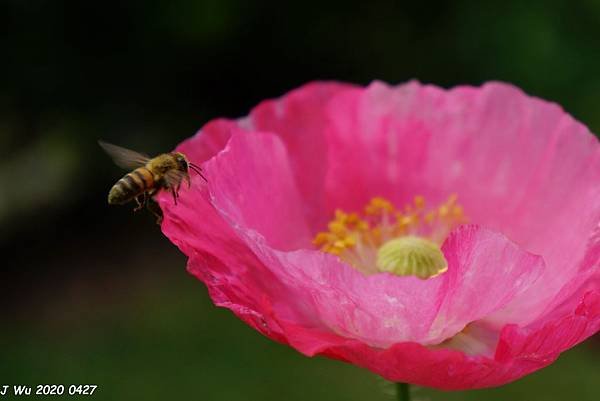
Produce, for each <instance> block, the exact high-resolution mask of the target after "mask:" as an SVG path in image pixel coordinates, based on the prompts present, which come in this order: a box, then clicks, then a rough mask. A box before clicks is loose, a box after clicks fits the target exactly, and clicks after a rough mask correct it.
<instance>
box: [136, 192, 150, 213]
mask: <svg viewBox="0 0 600 401" xmlns="http://www.w3.org/2000/svg"><path fill="white" fill-rule="evenodd" d="M140 198H142V200H141V201H140ZM134 199H135V203H137V206H136V207H135V209H133V211H134V212H137V211H139V210H142V208H143V207H144V206H146V204H147V203H148V198H147V196H146V193H145V192H144V193H143V194H142V195H139V196H136V197H135V198H134Z"/></svg>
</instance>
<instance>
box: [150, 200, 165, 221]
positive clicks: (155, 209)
mask: <svg viewBox="0 0 600 401" xmlns="http://www.w3.org/2000/svg"><path fill="white" fill-rule="evenodd" d="M146 209H148V210H149V211H150V213H152V214H153V215H154V217H156V224H158V225H160V223H162V220H163V213H162V209H161V208H160V206H159V205H158V202H156V201H155V200H154V198H152V197H148V198H147V201H146Z"/></svg>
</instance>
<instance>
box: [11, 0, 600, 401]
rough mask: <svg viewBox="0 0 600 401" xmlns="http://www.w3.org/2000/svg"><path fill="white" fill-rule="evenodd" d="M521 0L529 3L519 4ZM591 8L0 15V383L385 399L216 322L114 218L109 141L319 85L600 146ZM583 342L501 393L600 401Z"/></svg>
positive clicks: (130, 140) (165, 143) (120, 214)
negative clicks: (413, 90) (491, 90)
mask: <svg viewBox="0 0 600 401" xmlns="http://www.w3.org/2000/svg"><path fill="white" fill-rule="evenodd" d="M525 3H526V4H525ZM599 25H600V2H597V1H593V0H588V1H580V2H573V1H566V0H565V1H541V0H539V1H528V2H523V1H485V2H481V1H464V0H463V1H454V2H448V3H432V2H422V1H413V2H406V3H402V2H392V1H362V2H356V3H354V2H350V1H346V2H342V3H336V2H327V1H324V0H321V1H314V2H313V1H302V2H284V1H280V2H272V3H269V2H258V1H252V0H248V1H244V0H208V1H200V0H198V1H192V0H190V1H187V0H171V1H102V2H100V1H81V0H72V1H67V0H53V1H50V0H48V1H42V0H37V1H36V0H31V1H27V0H0V50H1V56H0V77H1V78H0V183H2V186H1V187H0V252H1V253H0V255H1V256H2V258H1V259H0V260H1V262H0V266H1V271H2V278H1V285H2V287H1V292H0V311H1V312H2V314H1V317H2V325H1V326H0V385H2V384H29V385H35V384H44V383H47V384H52V383H57V384H66V385H68V384H73V383H93V384H97V385H98V386H99V388H98V390H96V394H95V396H94V399H107V400H117V399H119V400H126V399H144V400H166V399H186V400H189V399H198V400H282V399H285V400H306V399H309V400H318V399H323V400H325V399H345V400H385V399H391V398H390V395H389V394H386V392H389V390H390V388H388V386H387V385H386V384H385V383H384V382H383V380H381V379H379V378H377V377H376V376H374V375H373V374H371V373H369V372H367V371H364V370H361V369H359V368H356V367H353V366H349V365H345V364H342V363H340V362H335V361H330V360H326V359H323V358H315V359H308V358H305V357H303V356H300V355H299V354H297V353H296V352H294V351H293V350H291V349H289V348H286V347H284V346H281V345H279V344H275V343H273V342H271V341H269V340H267V339H265V338H263V337H262V336H261V335H260V334H258V333H257V332H254V331H253V330H251V329H249V328H248V327H246V326H245V325H244V324H243V323H242V322H240V321H239V320H237V319H236V318H235V317H234V316H233V315H232V314H231V313H229V312H228V311H225V310H221V309H217V308H215V307H213V306H212V304H211V302H210V300H209V299H208V296H207V294H206V290H205V288H204V286H203V284H201V283H200V282H198V281H197V280H196V279H194V278H192V277H191V276H189V275H187V273H186V272H185V258H184V257H183V256H182V255H181V254H180V253H179V252H178V251H177V249H176V248H175V247H174V246H173V245H171V244H170V243H169V241H168V240H166V239H165V238H164V237H163V236H162V234H161V232H160V230H159V229H158V227H157V226H156V225H155V224H154V222H153V220H152V218H151V217H150V216H149V215H146V214H145V213H139V214H133V213H132V212H131V208H130V207H108V205H107V204H106V194H107V191H108V189H109V188H110V186H111V185H112V184H113V183H114V182H115V181H116V180H117V179H118V178H119V177H120V176H121V175H122V174H123V172H122V171H120V170H119V169H118V168H117V167H115V166H113V164H112V162H111V161H110V160H109V158H108V157H106V155H104V154H103V153H102V151H101V150H100V148H99V147H98V146H97V143H96V140H97V139H98V138H103V139H105V140H107V141H109V142H114V143H117V144H120V145H123V146H127V147H130V148H133V149H139V150H143V151H146V152H148V153H150V154H152V153H157V152H161V151H165V150H170V149H172V148H173V147H175V146H176V144H177V143H178V142H179V141H181V140H183V139H184V138H186V137H188V136H191V135H193V134H194V132H195V131H196V130H197V129H199V128H200V127H201V126H202V125H203V124H204V123H206V122H207V121H208V120H210V119H212V118H215V117H220V116H227V117H238V116H242V115H244V114H246V113H247V112H248V110H249V109H250V108H251V107H252V106H253V105H255V104H256V103H257V102H259V101H260V100H262V99H265V98H270V97H276V96H280V95H282V94H283V93H285V92H286V91H288V90H290V89H292V88H294V87H297V86H299V85H301V84H303V83H305V82H307V81H310V80H315V79H336V80H343V81H350V82H355V83H359V84H367V83H369V82H370V81H372V80H374V79H381V80H385V81H388V82H390V83H399V82H403V81H406V80H408V79H411V78H417V79H419V80H421V81H423V82H431V83H435V84H438V85H442V86H445V87H449V86H453V85H456V84H461V83H469V84H479V83H481V82H484V81H486V80H492V79H494V80H504V81H509V82H512V83H514V84H516V85H518V86H520V87H521V88H523V89H524V90H525V91H527V92H528V93H531V94H534V95H536V96H540V97H544V98H547V99H550V100H554V101H556V102H558V103H560V104H561V105H563V107H565V108H566V109H567V110H568V111H569V112H570V113H572V114H573V115H574V116H575V117H576V118H577V119H579V120H581V121H582V122H584V123H585V124H587V125H588V126H589V127H590V128H591V129H592V131H594V132H600V113H599V112H598V111H599V102H600V96H599V90H600V74H599V71H600V53H599V50H600V41H599V39H600V34H599V33H598V26H599ZM599 348H600V347H598V341H597V340H593V339H592V340H590V341H588V342H587V343H585V344H582V345H580V346H579V347H577V348H575V349H574V350H572V351H570V352H568V353H566V354H565V355H564V356H563V357H561V359H560V360H559V361H558V362H557V363H555V364H554V365H552V366H551V367H549V368H547V369H545V370H543V371H541V372H538V373H536V374H534V375H531V376H529V377H527V378H525V379H523V380H520V381H518V382H516V383H513V384H511V385H508V386H505V387H503V388H500V389H494V390H486V391H476V392H469V393H452V394H441V393H435V392H431V391H427V390H421V391H420V394H421V398H427V397H429V399H431V400H441V399H446V400H455V399H456V400H458V399H463V400H466V399H472V400H475V399H478V400H481V399H486V400H506V399H511V400H531V399H546V400H561V399H565V398H569V399H577V400H582V401H584V400H595V399H597V397H598V393H599V392H600V391H599V390H600V383H598V381H597V379H598V377H600V365H599V364H598V357H599V355H600V349H599Z"/></svg>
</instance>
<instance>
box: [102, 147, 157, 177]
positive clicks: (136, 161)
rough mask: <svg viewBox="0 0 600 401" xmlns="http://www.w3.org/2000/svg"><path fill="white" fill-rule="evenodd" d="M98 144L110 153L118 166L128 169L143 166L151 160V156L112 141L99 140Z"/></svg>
mask: <svg viewBox="0 0 600 401" xmlns="http://www.w3.org/2000/svg"><path fill="white" fill-rule="evenodd" d="M98 144H99V145H100V146H101V147H102V149H104V151H105V152H106V153H108V155H109V156H110V157H111V158H112V159H113V161H114V162H115V164H116V165H117V166H119V167H121V168H124V169H126V170H133V169H136V168H138V167H142V166H144V165H145V164H146V163H147V162H148V160H150V157H148V156H147V155H145V154H143V153H139V152H135V151H133V150H129V149H125V148H122V147H120V146H117V145H113V144H112V143H107V142H104V141H98Z"/></svg>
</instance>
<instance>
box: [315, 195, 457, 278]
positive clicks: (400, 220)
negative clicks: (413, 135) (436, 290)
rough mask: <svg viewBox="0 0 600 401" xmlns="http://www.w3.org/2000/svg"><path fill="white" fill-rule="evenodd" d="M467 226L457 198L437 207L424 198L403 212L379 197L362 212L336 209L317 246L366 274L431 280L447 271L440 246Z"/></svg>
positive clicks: (414, 200) (420, 198) (414, 201)
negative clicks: (409, 276)
mask: <svg viewBox="0 0 600 401" xmlns="http://www.w3.org/2000/svg"><path fill="white" fill-rule="evenodd" d="M465 222H466V218H465V216H464V212H463V208H462V207H461V206H460V205H459V204H458V203H457V197H456V195H451V196H450V197H449V198H448V199H447V200H446V201H445V202H444V203H442V204H441V205H438V206H437V207H433V208H428V207H427V203H426V201H425V198H424V197H423V196H415V198H414V199H413V202H412V203H410V204H408V205H404V206H403V207H401V208H397V207H396V206H394V205H393V204H392V203H391V202H390V201H389V200H387V199H385V198H382V197H375V198H373V199H371V201H370V202H369V203H368V204H367V205H366V206H365V207H364V209H363V211H362V213H346V212H344V211H341V210H336V212H335V216H334V219H333V220H332V221H331V222H330V223H329V225H328V231H324V232H320V233H318V234H317V235H316V236H315V238H314V241H313V242H314V244H315V245H316V246H318V247H320V249H321V250H322V251H324V252H328V253H331V254H334V255H337V256H339V257H340V258H341V259H342V260H344V261H345V262H347V263H349V264H350V265H351V266H352V267H354V268H356V269H357V270H359V271H361V272H362V273H364V274H367V275H370V274H376V273H381V272H388V273H392V274H396V275H414V276H417V277H419V278H422V279H427V278H431V277H434V276H436V275H439V274H442V273H443V272H445V271H446V269H447V264H446V261H445V259H444V256H443V254H442V252H441V250H440V245H441V243H442V242H443V241H444V239H445V238H446V237H447V235H448V234H449V233H450V231H451V230H452V229H453V228H455V227H456V226H458V225H460V224H463V223H465Z"/></svg>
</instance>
